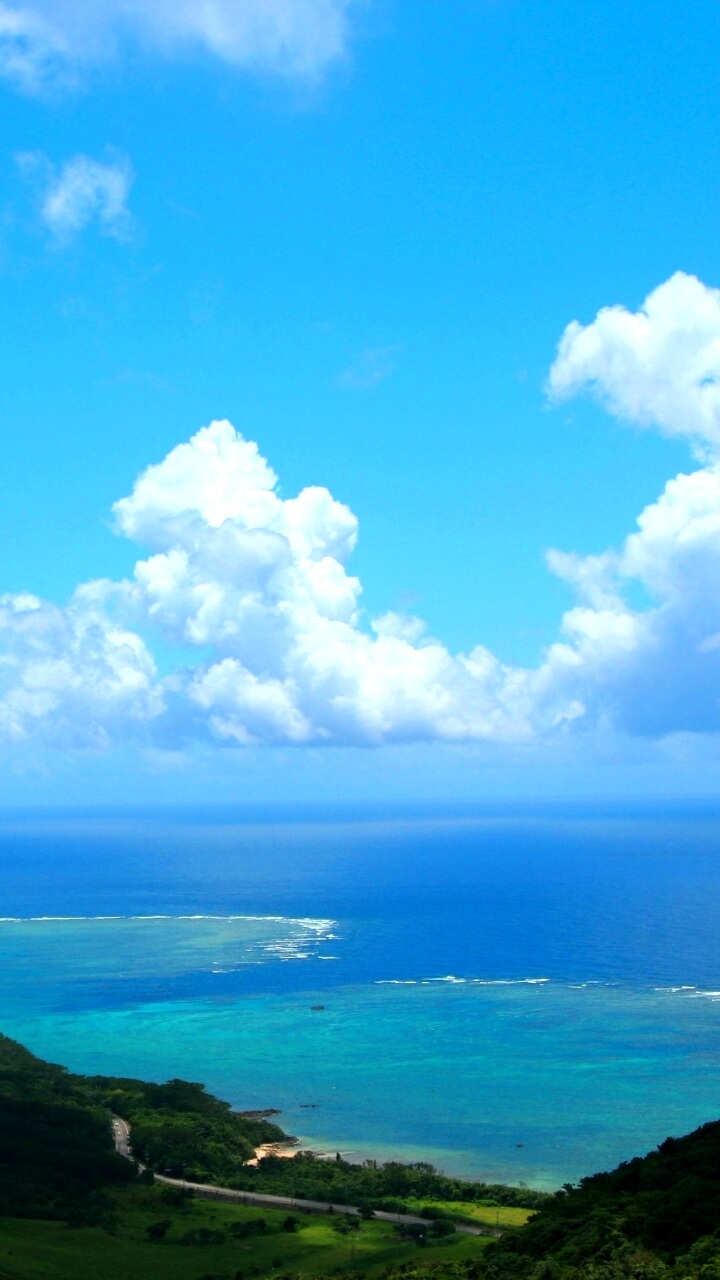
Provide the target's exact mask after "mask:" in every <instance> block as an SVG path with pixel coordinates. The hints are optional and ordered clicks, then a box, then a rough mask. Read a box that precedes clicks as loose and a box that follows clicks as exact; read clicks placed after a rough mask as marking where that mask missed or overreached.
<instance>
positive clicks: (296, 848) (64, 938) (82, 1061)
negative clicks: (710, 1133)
mask: <svg viewBox="0 0 720 1280" xmlns="http://www.w3.org/2000/svg"><path fill="white" fill-rule="evenodd" d="M0 873H1V880H0V883H1V885H2V890H1V893H0V916H2V917H3V919H2V921H1V922H0V959H1V961H2V964H1V965H0V1007H1V1009H2V1017H1V1018H0V1030H2V1031H4V1032H5V1033H6V1034H8V1035H10V1036H13V1037H15V1038H16V1039H19V1040H21V1041H22V1042H23V1043H25V1044H26V1045H27V1046H28V1047H29V1048H31V1049H33V1050H34V1051H35V1052H37V1053H39V1054H41V1055H42V1056H43V1057H47V1058H50V1059H51V1060H53V1061H56V1062H62V1063H64V1064H65V1065H67V1066H69V1067H70V1068H72V1069H75V1070H80V1071H86V1072H107V1073H110V1072H112V1073H113V1074H124V1075H138V1076H144V1077H146V1078H148V1077H149V1078H156V1079H167V1078H168V1077H170V1076H173V1075H181V1076H185V1077H189V1078H191V1079H195V1080H202V1081H204V1082H205V1083H206V1084H207V1085H208V1086H209V1087H210V1088H211V1089H212V1090H213V1091H214V1092H217V1093H219V1094H221V1095H222V1096H223V1097H226V1098H228V1099H229V1100H230V1101H232V1102H233V1103H234V1104H236V1105H238V1106H240V1107H259V1106H263V1107H270V1106H277V1107H280V1108H281V1110H282V1115H281V1117H280V1123H281V1124H282V1125H283V1127H285V1128H286V1129H287V1130H288V1131H290V1132H292V1133H294V1134H297V1135H298V1136H299V1137H300V1138H301V1139H302V1141H303V1142H304V1143H305V1144H306V1145H312V1146H314V1147H317V1148H320V1149H323V1150H331V1151H335V1150H341V1151H343V1152H344V1153H348V1154H350V1155H351V1156H354V1157H357V1158H362V1157H365V1156H370V1155H372V1156H379V1157H380V1158H389V1157H391V1156H396V1157H399V1158H401V1159H420V1158H423V1159H430V1160H432V1161H433V1162H434V1163H435V1164H437V1165H438V1166H439V1167H441V1168H444V1169H445V1170H446V1171H448V1172H453V1173H460V1174H463V1175H464V1176H468V1177H485V1178H488V1179H503V1180H507V1181H518V1180H524V1181H526V1182H528V1183H531V1184H533V1185H538V1186H555V1185H558V1184H560V1183H562V1182H565V1181H568V1180H575V1179H577V1178H579V1177H582V1176H583V1175H585V1174H589V1173H592V1172H594V1171H595V1170H597V1169H601V1168H607V1167H610V1166H611V1165H613V1164H615V1163H617V1161H619V1160H622V1159H627V1158H629V1157H631V1156H633V1155H635V1154H639V1153H642V1152H644V1151H646V1150H648V1149H649V1148H651V1147H653V1146H654V1145H656V1144H657V1143H658V1142H659V1141H661V1140H662V1139H663V1138H665V1137H666V1136H667V1135H668V1134H671V1133H673V1134H677V1133H682V1132H685V1131H687V1130H688V1129H690V1128H693V1127H694V1126H696V1125H697V1124H700V1123H702V1122H703V1121H705V1120H709V1119H714V1118H718V1117H720V941H719V940H720V807H716V808H713V807H711V806H694V807H690V806H687V807H682V806H676V807H674V808H673V807H669V806H668V807H665V808H664V809H662V810H661V809H659V808H656V809H655V810H654V811H653V810H650V809H649V808H644V809H643V808H641V807H632V806H627V807H625V809H620V808H616V809H610V808H605V809H603V808H602V807H595V808H594V809H591V808H589V807H583V806H582V805H575V806H565V807H563V808H561V807H557V806H556V807H550V806H541V805H536V806H525V807H522V806H515V807H505V808H503V807H500V806H498V807H495V808H494V809H493V808H489V807H488V808H486V809H484V810H483V809H480V808H475V809H473V808H472V807H470V806H466V807H465V808H462V807H458V806H455V807H453V808H447V809H445V810H443V809H441V808H438V807H435V808H430V807H428V808H426V809H423V808H421V807H416V808H414V809H410V808H407V807H405V808H402V809H397V808H391V807H390V806H388V807H386V808H380V807H375V808H370V809H368V808H365V809H363V810H352V809H350V808H346V809H338V808H336V809H327V810H319V809H315V810H312V809H309V808H308V809H307V810H300V809H297V808H296V809H293V810H289V809H288V810H286V811H280V810H275V811H273V812H270V811H264V810H262V809H257V810H255V811H252V810H249V809H245V810H242V811H240V810H238V811H231V810H207V811H201V810H186V811H182V812H174V813H172V814H170V813H168V812H159V811H158V812H152V811H147V812H138V813H134V814H132V815H128V814H111V813H96V814H92V813H88V812H84V813H74V814H61V813H56V814H52V813H46V814H44V815H43V816H38V815H28V814H24V813H17V814H10V813H7V812H6V813H5V815H4V817H3V818H2V819H0ZM319 1006H320V1007H319Z"/></svg>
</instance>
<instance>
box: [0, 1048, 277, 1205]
mask: <svg viewBox="0 0 720 1280" xmlns="http://www.w3.org/2000/svg"><path fill="white" fill-rule="evenodd" d="M111 1110H112V1111H115V1112H116V1113H117V1114H118V1115H121V1116H123V1117H124V1118H125V1119H127V1120H129V1121H130V1123H131V1124H132V1133H133V1144H134V1147H135V1150H136V1154H137V1155H138V1158H139V1159H141V1160H143V1161H144V1162H145V1163H147V1164H149V1165H150V1166H152V1167H154V1168H158V1169H159V1170H160V1171H162V1172H169V1173H171V1174H173V1173H178V1174H183V1175H184V1176H185V1177H187V1178H198V1179H210V1180H211V1181H214V1182H217V1183H220V1182H222V1181H223V1179H224V1178H228V1177H230V1176H231V1175H234V1174H236V1172H237V1168H238V1163H239V1162H242V1161H243V1160H247V1159H249V1158H250V1157H251V1156H252V1155H253V1153H254V1149H255V1147H256V1146H257V1145H259V1144H260V1143H262V1142H277V1141H280V1140H282V1139H283V1138H284V1137H285V1134H283V1132H282V1130H281V1129H279V1128H278V1127H277V1125H274V1124H270V1123H269V1122H268V1121H267V1120H262V1119H253V1118H248V1117H246V1116H241V1115H236V1114H234V1113H233V1112H232V1111H231V1109H230V1105H229V1103H226V1102H221V1101H220V1100H219V1099H217V1098H213V1097H211V1095H210V1094H208V1093H206V1091H205V1089H204V1087H203V1086H202V1085H200V1084H192V1083H189V1082H187V1081H183V1080H171V1081H169V1082H168V1083H167V1084H162V1085H158V1084H148V1083H145V1082H144V1081H141V1080H127V1079H121V1078H114V1077H108V1076H94V1077H90V1076H79V1075H72V1074H71V1073H70V1072H69V1071H66V1070H65V1068H64V1067H60V1066H56V1065H54V1064H52V1063H48V1062H43V1061H42V1060H41V1059H40V1058H36V1057H35V1056H34V1054H32V1053H30V1052H29V1050H27V1049H25V1048H23V1047H22V1045H19V1044H16V1043H15V1042H14V1041H13V1040H9V1039H8V1038H7V1037H6V1036H0V1215H4V1216H21V1217H38V1218H61V1219H66V1218H70V1219H71V1220H84V1221H85V1220H86V1221H94V1220H96V1219H101V1218H102V1215H103V1212H104V1211H105V1208H106V1205H107V1199H106V1197H105V1196H104V1194H103V1189H105V1188H108V1187H112V1186H120V1185H123V1184H127V1183H129V1182H131V1181H133V1180H134V1179H135V1178H136V1177H137V1169H136V1167H135V1165H134V1164H132V1163H131V1162H130V1161H128V1160H126V1159H124V1158H123V1157H122V1156H119V1155H117V1154H116V1152H115V1144H114V1140H113V1137H112V1132H111V1126H110V1112H111Z"/></svg>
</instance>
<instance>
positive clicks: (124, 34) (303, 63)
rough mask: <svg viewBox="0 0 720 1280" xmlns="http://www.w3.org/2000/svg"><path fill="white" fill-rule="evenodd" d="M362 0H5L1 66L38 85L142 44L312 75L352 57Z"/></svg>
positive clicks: (25, 84) (21, 83)
mask: <svg viewBox="0 0 720 1280" xmlns="http://www.w3.org/2000/svg"><path fill="white" fill-rule="evenodd" d="M358 2H359V0H93V3H91V4H88V3H86V0H62V3H59V2H58V0H30V3H22V2H17V3H13V2H12V0H2V3H0V74H2V75H4V76H5V78H6V79H8V80H10V81H11V82H12V83H14V84H15V85H16V86H18V87H19V88H21V89H23V90H25V91H27V92H35V91H37V90H39V89H41V88H42V87H43V86H45V85H47V84H48V83H55V82H58V81H60V82H62V81H68V82H71V81H72V80H74V79H76V78H77V76H78V74H79V73H80V72H81V71H82V69H83V68H84V67H87V66H90V65H92V64H94V63H99V62H103V61H104V60H106V59H108V58H112V57H114V56H116V55H117V54H118V53H119V51H120V50H121V49H122V48H123V46H124V45H127V44H128V43H129V42H134V43H136V44H138V45H140V46H142V47H144V48H145V49H147V50H150V51H151V52H155V53H157V54H160V55H162V56H165V57H177V56H187V55H188V54H192V53H195V52H204V53H205V54H208V55H211V56H213V57H215V58H218V59H220V60H221V61H223V62H225V63H227V64H229V65H231V66H235V67H240V68H247V69H249V70H256V71H263V72H271V73H273V74H279V75H282V76H289V77H295V78H301V79H313V78H315V77H317V76H318V75H319V74H321V73H322V72H323V71H324V70H325V68H326V67H327V66H328V65H329V64H330V63H332V62H333V61H335V60H336V59H338V58H340V57H342V56H343V54H344V52H345V50H346V47H347V43H348V39H349V13H350V9H351V7H353V6H354V5H355V4H357V3H358Z"/></svg>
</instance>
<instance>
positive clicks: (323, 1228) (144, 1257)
mask: <svg viewBox="0 0 720 1280" xmlns="http://www.w3.org/2000/svg"><path fill="white" fill-rule="evenodd" d="M114 1200H115V1204H116V1206H117V1223H116V1226H115V1228H114V1231H113V1233H112V1234H111V1233H110V1232H108V1231H106V1230H102V1229H100V1228H97V1227H81V1228H68V1227H66V1226H64V1225H63V1224H61V1223H56V1222H36V1221H24V1220H22V1219H10V1218H5V1219H3V1220H1V1221H0V1277H2V1280H211V1278H212V1280H221V1278H222V1280H246V1278H249V1277H258V1278H259V1277H264V1276H267V1277H272V1276H280V1275H282V1273H283V1272H285V1271H303V1272H305V1273H316V1274H318V1275H329V1274H332V1273H334V1272H336V1271H338V1270H340V1271H342V1270H344V1269H351V1270H359V1271H363V1272H364V1273H365V1274H367V1275H368V1276H369V1277H371V1276H374V1275H376V1274H377V1273H378V1272H380V1271H382V1270H383V1269H384V1268H385V1267H388V1266H391V1265H396V1264H398V1263H401V1262H405V1261H410V1260H414V1261H422V1262H424V1263H425V1262H432V1261H435V1260H439V1259H441V1258H449V1257H452V1258H457V1259H460V1258H469V1257H473V1256H477V1253H478V1251H479V1250H481V1249H483V1248H484V1247H485V1246H486V1244H487V1241H486V1240H483V1239H478V1238H476V1237H468V1236H451V1237H450V1238H449V1240H448V1241H447V1242H443V1243H438V1244H428V1245H427V1246H425V1247H422V1248H420V1247H418V1245H416V1244H415V1243H413V1242H408V1241H403V1240H401V1239H399V1238H398V1236H397V1235H396V1234H395V1231H394V1230H393V1227H392V1226H391V1224H389V1223H380V1222H374V1221H369V1222H363V1223H362V1224H361V1226H360V1229H359V1230H357V1231H353V1232H351V1233H349V1234H347V1235H341V1234H338V1231H337V1230H336V1229H335V1228H336V1225H337V1224H338V1221H339V1220H338V1218H337V1217H336V1216H333V1215H323V1216H317V1217H316V1216H314V1215H312V1216H311V1215H301V1214H297V1215H295V1216H296V1218H297V1221H298V1229H297V1231H295V1232H288V1231H284V1230H283V1229H282V1224H283V1222H284V1221H285V1219H286V1218H287V1216H288V1215H287V1213H286V1212H284V1211H283V1212H278V1211H273V1210H266V1209H261V1208H259V1207H254V1208H250V1207H248V1208H243V1207H241V1206H238V1207H237V1208H236V1207H235V1206H234V1205H221V1204H211V1203H208V1202H207V1201H202V1200H195V1201H192V1202H191V1204H190V1206H189V1207H188V1208H187V1209H184V1210H178V1209H177V1208H175V1207H171V1206H168V1205H167V1204H166V1203H164V1202H163V1199H162V1193H161V1191H160V1189H159V1188H157V1187H153V1188H144V1189H140V1188H138V1189H132V1190H127V1191H122V1192H118V1193H116V1194H115V1196H114ZM259 1217H262V1218H264V1219H265V1221H266V1223H267V1232H266V1233H265V1234H264V1235H254V1236H252V1237H250V1238H242V1239H234V1238H232V1237H226V1239H225V1240H224V1241H223V1242H222V1243H209V1244H187V1245H183V1244H181V1243H179V1239H180V1237H181V1236H182V1235H183V1234H184V1233H186V1232H188V1231H192V1230H197V1229H198V1228H206V1229H209V1230H213V1231H218V1230H220V1231H227V1230H228V1228H230V1227H231V1226H232V1224H237V1223H241V1222H247V1221H248V1220H250V1219H257V1218H259ZM163 1220H164V1221H169V1222H171V1226H170V1228H169V1230H168V1232H167V1235H166V1236H165V1238H164V1239H162V1240H158V1241H155V1242H153V1241H150V1240H148V1237H147V1227H148V1226H149V1225H150V1224H152V1223H156V1222H159V1221H163Z"/></svg>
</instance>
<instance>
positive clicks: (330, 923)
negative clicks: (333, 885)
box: [0, 914, 338, 941]
mask: <svg viewBox="0 0 720 1280" xmlns="http://www.w3.org/2000/svg"><path fill="white" fill-rule="evenodd" d="M104 920H125V921H128V922H130V921H136V922H142V921H145V920H188V921H199V920H215V921H221V922H223V923H226V924H229V923H234V922H236V921H255V922H258V923H261V924H288V925H296V926H299V927H300V928H302V929H310V930H311V931H312V932H314V933H318V934H319V933H322V935H323V941H326V940H327V939H330V938H337V937H338V934H334V933H329V932H328V930H330V929H332V928H333V927H334V926H335V925H336V924H337V921H336V920H315V919H310V918H309V917H304V916H300V917H297V916H260V915H169V914H165V915H161V914H157V915H142V916H140V915H129V916H124V915H105V916H0V924H61V923H63V924H64V923H70V924H71V923H81V922H85V923H86V922H91V923H94V922H98V923H99V922H101V921H104Z"/></svg>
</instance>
